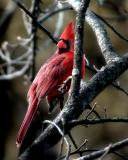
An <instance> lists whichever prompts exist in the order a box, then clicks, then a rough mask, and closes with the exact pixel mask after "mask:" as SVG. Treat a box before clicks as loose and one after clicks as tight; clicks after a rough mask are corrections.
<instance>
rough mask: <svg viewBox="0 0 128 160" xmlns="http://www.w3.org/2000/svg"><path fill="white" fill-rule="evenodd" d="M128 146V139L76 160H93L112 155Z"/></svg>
mask: <svg viewBox="0 0 128 160" xmlns="http://www.w3.org/2000/svg"><path fill="white" fill-rule="evenodd" d="M126 146H128V138H126V139H124V140H122V141H119V142H117V143H114V144H112V145H109V146H107V147H105V148H103V149H101V150H99V151H95V152H92V153H90V154H88V155H85V156H83V157H80V158H77V159H76V160H92V159H95V158H98V157H100V156H102V155H103V154H105V153H106V154H110V153H113V152H114V151H116V150H119V149H121V148H123V147H126ZM106 151H107V152H106ZM106 154H105V155H106Z"/></svg>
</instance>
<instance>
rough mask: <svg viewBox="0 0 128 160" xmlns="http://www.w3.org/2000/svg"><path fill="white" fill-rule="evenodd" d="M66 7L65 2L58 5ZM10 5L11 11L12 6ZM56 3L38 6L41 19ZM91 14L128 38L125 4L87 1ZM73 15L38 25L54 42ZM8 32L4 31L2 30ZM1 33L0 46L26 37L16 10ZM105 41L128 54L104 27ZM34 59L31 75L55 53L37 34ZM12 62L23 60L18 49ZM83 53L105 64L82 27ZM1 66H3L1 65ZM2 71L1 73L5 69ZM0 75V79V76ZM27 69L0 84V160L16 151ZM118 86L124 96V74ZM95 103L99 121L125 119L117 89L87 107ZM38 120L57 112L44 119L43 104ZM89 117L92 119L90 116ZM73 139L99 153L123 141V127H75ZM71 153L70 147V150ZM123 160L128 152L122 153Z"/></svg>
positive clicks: (127, 106) (127, 103)
mask: <svg viewBox="0 0 128 160" xmlns="http://www.w3.org/2000/svg"><path fill="white" fill-rule="evenodd" d="M9 3H10V1H8V0H0V17H1V18H0V19H2V17H3V14H4V13H5V11H6V10H7V9H8V8H7V6H8V4H9ZM23 3H24V4H25V6H26V8H29V7H30V2H26V1H25V0H24V1H23ZM63 3H64V4H65V2H64V1H63ZM11 5H14V4H12V3H11ZM56 6H57V3H55V1H53V0H47V1H46V0H42V3H41V4H40V7H41V9H42V14H41V16H40V18H41V17H43V16H44V15H45V14H46V13H47V12H48V11H50V10H53V8H54V7H56ZM90 8H91V9H92V10H93V11H95V12H96V13H97V14H99V15H100V16H102V17H103V18H104V19H105V20H106V21H107V22H108V23H109V24H111V25H112V26H113V27H114V28H115V29H116V30H117V31H118V32H119V33H121V34H122V35H123V36H124V37H128V29H127V28H128V0H122V1H120V0H116V1H115V0H99V1H98V0H97V1H91V5H90ZM75 16H76V13H75V12H74V11H72V10H65V11H63V12H60V13H58V14H55V15H53V16H51V17H50V18H48V19H47V20H46V21H45V22H43V23H42V25H43V26H45V27H46V28H47V30H48V31H50V32H51V33H54V35H55V36H59V35H60V34H61V32H62V31H63V29H64V27H65V26H66V25H67V24H68V23H69V22H70V21H74V22H75ZM6 27H7V28H6ZM6 27H5V28H4V29H3V30H1V31H0V34H1V35H0V45H1V46H2V45H3V44H4V43H5V41H6V42H7V41H8V43H11V44H16V43H17V37H22V38H27V36H28V34H27V32H26V28H25V26H24V23H23V17H22V12H21V10H20V9H19V8H18V7H16V9H15V11H14V12H13V14H12V15H11V16H10V17H9V20H8V21H7V25H6ZM106 29H107V31H108V35H109V36H110V39H111V41H112V43H113V46H114V48H115V49H116V51H117V52H118V53H119V55H123V54H125V53H127V52H128V43H127V42H126V41H124V40H122V39H120V38H119V37H118V36H117V35H116V34H115V33H113V32H112V30H110V29H109V28H108V27H107V26H106ZM37 37H38V40H37V46H38V47H37V51H36V52H37V53H36V72H37V71H38V69H39V68H40V66H41V65H42V64H43V63H44V62H45V61H46V60H47V59H48V57H49V56H50V55H52V54H53V53H54V52H55V50H56V46H55V44H54V43H53V42H52V41H51V40H50V39H49V37H48V36H47V35H46V34H45V33H44V32H43V31H41V30H39V29H38V31H37ZM11 49H12V48H11V47H10V49H9V51H10V53H12V54H11V57H12V58H13V57H14V58H15V57H18V56H20V55H22V51H23V50H22V49H21V48H20V47H19V48H18V49H16V51H15V52H11ZM84 51H85V54H86V57H87V58H88V60H89V61H90V62H91V63H93V64H95V65H96V67H97V68H100V67H102V66H103V65H105V63H104V59H103V57H102V54H101V52H100V49H99V47H98V44H97V41H96V38H95V35H94V33H93V32H92V30H91V28H90V27H89V26H88V25H87V24H85V43H84ZM0 63H1V64H3V60H1V59H0ZM4 69H5V70H6V68H4ZM1 74H2V73H1ZM30 75H31V69H29V70H27V72H26V74H25V75H23V76H20V77H16V78H13V79H11V80H0V101H1V104H0V106H1V111H0V126H1V130H0V159H1V160H16V158H17V154H18V149H17V148H16V144H15V140H16V135H17V132H18V129H19V127H20V124H21V122H22V120H23V117H24V115H25V112H26V109H27V96H26V95H27V90H28V88H29V86H30V84H31V80H30V77H29V76H30ZM92 76H93V73H92V72H91V71H89V70H86V75H85V80H89V79H90V78H91V77H92ZM118 80H119V82H120V86H121V87H122V88H124V89H126V90H128V72H125V73H124V74H123V75H121V76H120V78H119V79H118ZM95 102H96V103H97V106H96V110H97V112H98V113H99V114H100V115H101V116H102V117H105V116H107V117H128V98H127V96H126V95H125V94H124V93H123V92H121V91H119V90H117V89H116V88H114V87H112V86H109V87H107V88H106V89H105V90H104V91H103V92H102V93H100V95H98V97H97V98H96V99H95V100H94V101H93V102H92V104H91V105H92V106H93V105H94V103H95ZM40 111H41V117H43V119H53V118H54V117H56V115H57V114H58V113H59V111H60V109H59V108H56V109H55V110H54V111H53V113H52V114H50V115H49V114H48V109H47V104H46V102H45V100H43V102H42V103H41V104H40ZM86 114H87V113H85V112H84V113H83V114H82V115H81V117H80V118H84V117H85V115H86ZM93 116H94V115H93ZM71 133H72V135H73V137H74V139H75V141H76V143H77V145H78V146H79V145H80V144H81V143H82V142H83V141H84V139H88V141H89V142H88V144H87V146H88V147H89V148H92V149H98V148H100V147H103V146H105V145H106V144H109V143H114V142H116V141H118V140H121V139H123V138H126V137H127V136H128V124H121V123H116V124H102V125H93V126H89V127H82V126H78V127H76V128H74V129H72V132H71ZM59 147H60V144H58V145H57V146H56V147H55V148H54V150H53V151H52V154H51V156H49V158H48V159H55V157H56V156H57V154H58V150H59ZM72 150H74V147H73V146H72ZM123 152H126V154H127V157H128V148H125V150H123ZM105 159H106V160H107V159H109V160H112V159H113V160H114V159H116V160H117V159H120V158H119V157H116V156H114V157H113V155H111V156H106V158H105Z"/></svg>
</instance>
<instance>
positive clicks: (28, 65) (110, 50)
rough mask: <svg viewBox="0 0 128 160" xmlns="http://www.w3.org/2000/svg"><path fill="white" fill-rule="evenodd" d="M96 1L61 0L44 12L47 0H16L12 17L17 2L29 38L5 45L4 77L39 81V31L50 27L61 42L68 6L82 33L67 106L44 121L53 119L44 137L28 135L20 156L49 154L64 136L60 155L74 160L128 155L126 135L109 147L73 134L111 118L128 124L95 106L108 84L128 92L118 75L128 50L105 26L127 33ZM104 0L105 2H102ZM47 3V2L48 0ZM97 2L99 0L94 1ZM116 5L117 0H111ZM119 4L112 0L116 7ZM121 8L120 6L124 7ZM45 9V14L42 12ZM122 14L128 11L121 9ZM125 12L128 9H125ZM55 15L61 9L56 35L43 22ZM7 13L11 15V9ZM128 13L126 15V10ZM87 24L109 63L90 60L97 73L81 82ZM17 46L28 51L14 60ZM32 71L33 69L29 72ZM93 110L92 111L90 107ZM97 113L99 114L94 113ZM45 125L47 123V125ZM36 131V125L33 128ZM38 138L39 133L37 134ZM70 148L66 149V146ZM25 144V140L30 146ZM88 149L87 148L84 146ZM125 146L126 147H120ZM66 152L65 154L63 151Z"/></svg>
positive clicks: (127, 65) (1, 53)
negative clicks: (98, 65)
mask: <svg viewBox="0 0 128 160" xmlns="http://www.w3.org/2000/svg"><path fill="white" fill-rule="evenodd" d="M90 2H91V1H90V0H77V1H76V0H66V1H64V2H63V1H55V3H53V4H52V5H51V6H50V7H49V8H48V9H47V10H46V11H44V13H43V11H41V7H40V6H41V1H40V0H33V1H32V3H31V4H30V5H31V7H30V9H26V7H25V6H24V5H23V4H22V3H21V2H20V1H14V6H13V9H12V10H11V12H8V14H9V15H10V16H11V15H12V13H14V12H15V8H16V6H18V7H19V8H20V9H21V10H22V16H23V22H24V26H25V29H26V33H27V38H22V37H18V38H17V42H16V43H15V44H11V43H9V42H4V43H3V44H2V45H1V49H0V58H1V65H0V67H1V69H0V71H1V75H0V80H12V79H15V78H17V77H19V76H23V75H26V76H27V78H28V79H30V80H33V78H34V76H35V72H36V61H35V58H36V55H37V48H38V42H37V41H38V36H37V32H38V30H39V29H40V30H41V31H43V32H45V33H46V34H47V35H48V37H49V38H50V39H51V40H52V41H53V42H54V43H55V44H57V42H58V38H57V36H58V33H59V32H60V29H61V28H62V26H63V14H62V13H63V11H66V10H73V11H75V12H76V35H75V51H74V55H75V56H74V67H73V71H72V82H71V88H70V93H69V95H68V98H67V101H66V102H65V104H64V107H63V109H62V110H61V111H60V113H59V114H58V116H57V117H56V118H55V119H54V120H53V121H50V120H45V121H43V126H44V125H45V124H48V126H47V127H46V128H45V130H43V131H41V133H40V134H39V135H38V137H37V138H36V139H35V140H34V141H31V142H29V143H28V144H25V141H26V140H27V139H29V138H30V134H28V135H27V139H25V140H24V143H23V146H21V149H20V152H19V153H20V154H19V156H18V160H30V159H31V160H35V159H43V158H44V157H45V158H46V153H47V152H48V151H49V149H50V148H52V147H53V146H55V145H56V144H57V143H58V142H59V141H60V140H61V141H62V145H61V147H60V150H61V151H60V153H59V151H58V157H57V158H58V159H65V160H68V159H69V158H70V157H72V155H75V154H77V155H79V158H76V159H78V160H87V159H88V160H89V159H90V160H91V159H96V158H98V159H100V160H102V159H104V158H106V156H107V155H108V154H110V153H111V154H113V155H115V156H118V157H119V158H122V159H128V155H127V153H125V151H124V153H123V152H121V150H123V148H126V147H127V146H128V137H125V138H124V137H122V140H117V141H116V142H115V143H111V142H108V143H109V144H106V146H105V147H104V146H103V147H101V148H100V149H99V148H98V149H94V148H93V147H92V148H91V149H90V148H89V149H88V147H87V146H88V144H89V142H88V140H86V135H85V140H83V143H82V144H81V145H80V146H77V145H76V140H75V138H73V137H72V135H71V133H70V131H71V129H72V128H74V127H75V128H77V127H78V126H79V125H82V126H89V125H91V126H94V125H96V124H105V123H110V124H111V123H115V124H116V123H120V125H121V124H123V123H126V124H127V123H128V117H106V116H105V115H102V116H101V115H100V114H99V113H98V112H97V111H96V106H97V104H95V105H94V106H93V107H91V105H90V103H91V102H92V101H93V100H94V99H95V97H96V96H98V95H99V94H100V93H101V92H102V91H103V90H104V89H105V88H106V87H107V86H109V85H111V86H113V87H115V89H117V90H118V91H120V92H121V93H122V94H124V96H127V95H128V91H127V89H124V88H123V87H121V86H120V84H117V83H115V81H116V80H117V78H119V76H120V75H121V74H122V73H124V72H125V71H126V70H127V69H128V53H124V55H123V56H120V55H119V54H118V53H117V51H116V49H115V48H114V47H113V44H112V42H111V40H110V38H109V36H108V33H107V31H106V28H105V25H104V24H107V25H108V27H110V28H111V29H112V31H113V32H114V33H115V34H116V35H118V36H119V37H120V38H121V39H123V40H124V41H128V39H127V38H126V37H123V36H122V35H121V34H120V33H119V32H118V31H116V30H115V29H114V28H113V27H112V26H111V25H110V24H108V23H107V22H106V21H105V17H101V16H99V15H98V14H96V13H95V11H92V10H91V9H90V6H89V5H90ZM98 2H99V4H100V5H101V4H102V5H103V4H107V1H98ZM101 2H102V3H101ZM42 3H43V2H42ZM92 3H93V1H92ZM108 4H109V5H112V4H113V3H110V2H109V3H108ZM113 6H115V5H112V7H113ZM118 9H119V11H120V12H121V11H122V10H120V8H118ZM41 13H43V16H42V14H41ZM121 13H122V12H121ZM123 13H124V12H123ZM54 14H58V15H59V16H58V22H57V24H56V26H57V27H56V28H57V29H56V31H55V32H54V34H51V32H49V31H48V29H46V28H45V27H43V25H41V23H43V22H44V21H45V20H47V19H49V18H50V17H51V16H53V15H54ZM5 15H6V14H5ZM5 15H4V19H2V22H1V23H0V28H4V25H5V24H6V23H5V22H6V21H7V19H6V18H5V17H7V18H8V16H5ZM122 16H125V17H126V15H124V14H123V15H122ZM84 23H88V24H89V26H90V28H91V29H92V32H93V33H94V34H95V36H96V39H97V44H98V46H99V48H100V51H101V54H102V57H103V58H104V61H105V65H104V66H103V67H102V68H101V69H97V68H96V67H95V65H92V64H91V63H90V62H89V61H88V60H87V64H86V68H87V69H88V70H89V71H91V72H93V73H94V76H93V77H92V78H91V79H89V80H88V81H87V82H84V81H81V78H80V74H79V73H80V69H81V63H82V62H81V61H82V58H81V57H82V55H83V53H84V51H83V38H85V41H88V37H87V36H86V27H85V31H84ZM17 48H20V49H21V50H22V55H20V56H19V57H16V58H15V59H13V58H12V57H11V54H12V52H15V50H16V49H17ZM28 71H29V72H28ZM88 109H89V110H90V111H89V112H88V113H87V110H88ZM84 111H86V116H85V118H84V119H83V120H79V119H78V118H79V117H80V115H81V114H82V113H83V112H84ZM94 114H95V117H92V115H94ZM41 125H42V124H41ZM33 132H34V129H32V131H31V133H33ZM66 135H68V136H69V137H70V139H71V141H72V143H73V145H74V147H75V151H72V147H71V141H69V138H67V136H66ZM34 138H35V137H34ZM64 143H65V148H66V151H65V152H64V151H62V150H63V148H64ZM24 144H25V145H24ZM83 148H84V149H83ZM119 151H120V152H119ZM62 152H63V153H62Z"/></svg>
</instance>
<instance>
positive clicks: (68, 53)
mask: <svg viewBox="0 0 128 160" xmlns="http://www.w3.org/2000/svg"><path fill="white" fill-rule="evenodd" d="M67 40H68V41H67ZM57 47H58V49H57V51H56V52H55V54H53V56H52V57H51V58H49V60H48V61H47V62H46V63H45V64H44V65H43V66H42V67H41V68H40V70H39V72H38V73H37V75H36V77H35V79H34V81H33V83H32V85H31V86H30V89H29V91H28V99H29V106H28V110H27V113H26V115H25V118H24V120H23V122H22V125H21V127H20V130H19V132H18V135H17V145H20V144H21V143H22V141H23V139H24V137H25V135H26V133H27V131H28V129H29V126H30V124H31V122H32V120H33V117H34V115H35V113H36V111H37V109H38V105H39V103H40V100H41V99H43V98H45V97H47V99H48V102H49V103H51V102H52V101H53V100H54V99H55V98H58V99H59V95H60V92H59V88H60V86H61V85H62V84H63V82H64V81H65V80H66V79H67V78H68V77H69V76H71V74H72V69H73V57H74V26H73V24H72V23H70V24H69V25H68V26H67V27H66V28H65V30H64V32H63V33H62V35H61V37H60V41H59V42H58V44H57ZM84 68H85V60H84V57H83V64H82V77H83V75H84ZM68 89H69V87H68ZM68 89H67V91H68Z"/></svg>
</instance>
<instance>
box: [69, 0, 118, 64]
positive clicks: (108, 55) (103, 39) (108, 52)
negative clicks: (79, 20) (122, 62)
mask: <svg viewBox="0 0 128 160" xmlns="http://www.w3.org/2000/svg"><path fill="white" fill-rule="evenodd" d="M80 2H81V1H80V0H77V1H76V0H68V3H69V4H70V5H71V6H72V8H73V9H74V10H75V11H76V12H78V9H79V6H80ZM85 20H86V21H87V23H88V24H89V25H90V26H91V28H92V29H93V31H94V33H95V34H96V38H97V41H98V45H99V47H100V49H101V52H102V54H103V56H104V58H105V61H106V62H107V63H109V62H111V61H114V60H115V59H116V58H119V56H118V55H117V54H116V52H115V50H114V48H113V46H112V43H111V41H110V39H109V37H108V35H107V32H106V30H105V27H104V25H103V23H102V21H101V20H100V19H99V18H98V17H97V16H96V15H95V14H94V13H93V12H91V11H90V10H88V11H87V12H86V17H85Z"/></svg>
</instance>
